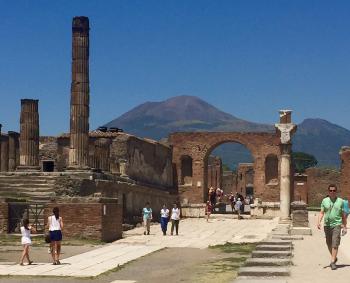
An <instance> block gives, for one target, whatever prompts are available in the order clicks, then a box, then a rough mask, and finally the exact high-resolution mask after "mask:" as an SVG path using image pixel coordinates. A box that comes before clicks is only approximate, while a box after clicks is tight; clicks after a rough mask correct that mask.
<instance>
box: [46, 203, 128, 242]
mask: <svg viewBox="0 0 350 283" xmlns="http://www.w3.org/2000/svg"><path fill="white" fill-rule="evenodd" d="M55 206H57V207H58V208H59V209H60V216H62V218H63V224H64V229H63V237H78V238H89V239H96V240H101V241H105V242H112V241H114V240H117V239H119V238H121V237H122V208H121V205H119V204H118V203H117V200H116V199H115V200H113V199H109V200H106V199H96V200H94V199H89V200H86V199H81V198H80V199H77V198H73V199H66V200H64V199H62V200H60V201H58V202H57V203H50V204H48V205H47V206H46V207H45V211H44V217H45V225H46V224H47V218H48V216H49V215H51V214H52V209H53V208H54V207H55Z"/></svg>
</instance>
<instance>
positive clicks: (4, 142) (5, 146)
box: [0, 135, 9, 172]
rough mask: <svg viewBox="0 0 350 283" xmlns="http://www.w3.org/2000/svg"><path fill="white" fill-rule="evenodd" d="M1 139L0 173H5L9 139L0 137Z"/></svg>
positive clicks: (7, 161)
mask: <svg viewBox="0 0 350 283" xmlns="http://www.w3.org/2000/svg"><path fill="white" fill-rule="evenodd" d="M0 139H1V145H0V147H1V166H0V171H2V172H7V171H8V168H9V167H8V165H9V138H8V136H5V135H2V136H0Z"/></svg>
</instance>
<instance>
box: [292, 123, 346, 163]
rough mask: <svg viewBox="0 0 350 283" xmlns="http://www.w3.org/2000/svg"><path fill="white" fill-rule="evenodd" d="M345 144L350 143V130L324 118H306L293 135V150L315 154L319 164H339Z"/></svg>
mask: <svg viewBox="0 0 350 283" xmlns="http://www.w3.org/2000/svg"><path fill="white" fill-rule="evenodd" d="M344 145H350V131H349V130H347V129H345V128H343V127H340V126H338V125H336V124H332V123H330V122H328V121H326V120H323V119H305V120H304V121H303V122H302V123H301V124H299V125H298V129H297V132H296V134H295V136H294V137H293V150H294V151H303V152H307V153H310V154H312V155H314V156H315V157H316V159H317V160H318V164H319V165H333V166H339V165H340V158H339V150H340V148H341V147H342V146H344Z"/></svg>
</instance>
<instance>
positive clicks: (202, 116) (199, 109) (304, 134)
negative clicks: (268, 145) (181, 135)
mask: <svg viewBox="0 0 350 283" xmlns="http://www.w3.org/2000/svg"><path fill="white" fill-rule="evenodd" d="M104 126H105V127H118V128H122V129H123V130H124V131H126V132H128V133H131V134H134V135H137V136H140V137H148V138H152V139H156V140H159V139H161V138H165V137H167V136H168V135H169V133H171V132H188V131H216V132H224V131H240V132H274V131H275V130H274V126H273V125H267V124H258V123H253V122H249V121H246V120H242V119H239V118H237V117H235V116H233V115H231V114H228V113H225V112H223V111H221V110H219V109H217V108H216V107H214V106H212V105H210V104H209V103H207V102H205V101H203V100H201V99H200V98H198V97H195V96H186V95H182V96H176V97H172V98H170V99H167V100H165V101H161V102H146V103H143V104H141V105H139V106H137V107H135V108H133V109H132V110H130V111H128V112H126V113H125V114H123V115H122V116H120V117H118V118H117V119H114V120H113V121H110V122H108V123H107V124H105V125H104ZM343 145H350V131H349V130H347V129H345V128H342V127H340V126H338V125H335V124H332V123H330V122H328V121H326V120H322V119H306V120H304V121H303V122H302V123H301V124H299V125H298V130H297V132H296V134H295V136H294V137H293V150H294V151H303V152H306V153H310V154H313V155H314V156H315V157H316V158H317V160H318V162H319V165H325V166H339V163H340V160H339V154H338V153H339V150H340V148H341V146H343ZM213 154H215V155H219V156H222V157H223V162H224V163H225V164H228V165H230V166H231V167H235V166H236V165H237V163H239V162H251V161H252V157H251V155H250V152H249V151H248V150H247V149H246V148H245V147H244V146H242V145H239V144H223V145H221V146H220V147H218V148H216V149H215V150H214V151H213Z"/></svg>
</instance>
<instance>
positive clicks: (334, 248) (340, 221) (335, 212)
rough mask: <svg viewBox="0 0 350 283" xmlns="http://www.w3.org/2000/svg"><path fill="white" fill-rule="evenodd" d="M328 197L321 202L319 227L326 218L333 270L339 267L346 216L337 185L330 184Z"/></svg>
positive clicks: (328, 245)
mask: <svg viewBox="0 0 350 283" xmlns="http://www.w3.org/2000/svg"><path fill="white" fill-rule="evenodd" d="M328 193H329V194H328V195H329V196H328V197H326V198H324V199H323V200H322V203H321V211H320V214H319V217H318V223H317V228H318V229H321V221H322V219H323V218H324V232H325V235H326V243H327V247H328V250H329V253H330V254H331V263H330V267H331V269H332V270H335V269H337V266H336V262H337V260H338V258H337V254H338V248H339V245H340V234H341V229H343V233H346V217H345V213H344V203H343V200H342V199H341V198H340V197H337V186H336V185H333V184H332V185H329V186H328Z"/></svg>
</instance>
